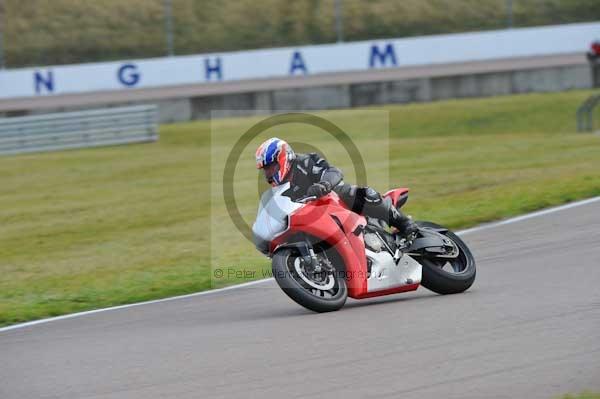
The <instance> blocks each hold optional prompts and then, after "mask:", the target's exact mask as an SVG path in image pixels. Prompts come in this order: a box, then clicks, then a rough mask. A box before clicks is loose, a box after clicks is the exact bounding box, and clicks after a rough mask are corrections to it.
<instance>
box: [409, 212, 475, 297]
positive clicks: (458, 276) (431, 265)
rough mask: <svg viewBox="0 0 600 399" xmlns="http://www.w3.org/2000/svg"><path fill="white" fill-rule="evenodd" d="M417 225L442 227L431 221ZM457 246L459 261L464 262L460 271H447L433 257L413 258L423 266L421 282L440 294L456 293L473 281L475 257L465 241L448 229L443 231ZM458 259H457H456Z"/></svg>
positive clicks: (464, 289) (467, 287)
mask: <svg viewBox="0 0 600 399" xmlns="http://www.w3.org/2000/svg"><path fill="white" fill-rule="evenodd" d="M416 223H417V225H418V226H419V227H425V228H427V227H431V228H437V229H440V228H442V229H443V228H444V227H442V226H440V225H438V224H435V223H431V222H420V221H419V222H416ZM444 235H445V236H447V237H448V238H449V239H451V240H452V241H453V242H454V243H455V244H456V245H457V246H458V248H459V250H460V253H459V257H460V261H461V262H463V263H464V265H463V266H464V270H461V271H460V272H454V273H452V272H448V271H446V270H444V269H443V268H442V267H440V262H439V261H437V260H435V258H429V257H427V256H422V257H418V258H415V259H416V260H417V261H418V262H419V263H420V264H421V265H422V266H423V278H422V280H421V284H422V285H423V286H424V287H425V288H427V289H429V290H431V291H433V292H435V293H438V294H441V295H448V294H458V293H461V292H464V291H466V290H468V289H469V288H470V287H471V285H473V282H474V281H475V275H476V267H475V258H474V257H473V254H472V253H471V251H470V250H469V247H468V246H467V244H465V242H464V241H463V240H462V239H461V238H460V237H459V236H457V235H456V234H454V233H453V232H451V231H450V230H448V231H447V232H446V233H444ZM458 260H459V259H457V261H458Z"/></svg>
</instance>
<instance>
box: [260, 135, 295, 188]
mask: <svg viewBox="0 0 600 399" xmlns="http://www.w3.org/2000/svg"><path fill="white" fill-rule="evenodd" d="M294 159H296V154H295V153H294V151H293V150H292V147H290V145H289V144H288V143H286V142H285V141H284V140H281V139H278V138H277V137H273V138H270V139H268V140H267V141H265V142H264V143H262V144H261V145H260V146H259V147H258V149H257V150H256V168H257V169H264V171H265V177H266V179H267V182H269V183H270V184H272V185H273V186H278V185H280V184H283V183H284V182H285V179H286V177H287V175H288V174H289V172H290V170H291V169H292V161H293V160H294Z"/></svg>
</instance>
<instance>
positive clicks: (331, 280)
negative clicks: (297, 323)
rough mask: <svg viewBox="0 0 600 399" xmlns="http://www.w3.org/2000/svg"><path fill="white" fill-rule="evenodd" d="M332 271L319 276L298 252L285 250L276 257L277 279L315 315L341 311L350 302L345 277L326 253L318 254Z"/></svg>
mask: <svg viewBox="0 0 600 399" xmlns="http://www.w3.org/2000/svg"><path fill="white" fill-rule="evenodd" d="M316 256H317V257H318V258H319V260H320V261H323V262H328V265H329V266H330V267H329V268H328V269H329V270H321V271H319V272H315V271H314V270H311V269H310V268H309V267H307V266H306V265H305V263H304V261H303V259H302V257H301V256H300V254H299V253H298V251H297V250H294V249H282V250H280V251H277V252H276V253H275V254H274V255H273V262H272V267H273V277H275V281H277V284H279V286H280V287H281V289H282V290H283V292H285V293H286V294H287V296H289V297H290V298H291V299H293V300H294V301H295V302H296V303H298V304H299V305H301V306H304V307H305V308H307V309H310V310H312V311H314V312H319V313H323V312H332V311H335V310H339V309H340V308H341V307H342V306H344V303H346V299H347V298H348V289H347V287H346V280H345V278H344V276H343V273H340V272H339V271H336V270H335V268H334V267H333V265H332V264H331V262H329V260H328V259H327V256H326V253H325V252H318V253H317V254H316Z"/></svg>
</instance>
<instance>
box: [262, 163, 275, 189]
mask: <svg viewBox="0 0 600 399" xmlns="http://www.w3.org/2000/svg"><path fill="white" fill-rule="evenodd" d="M263 170H264V171H265V178H266V179H267V182H268V183H269V184H273V182H274V181H275V175H277V174H278V173H279V164H278V163H277V162H273V163H272V164H270V165H267V166H265V167H264V168H263Z"/></svg>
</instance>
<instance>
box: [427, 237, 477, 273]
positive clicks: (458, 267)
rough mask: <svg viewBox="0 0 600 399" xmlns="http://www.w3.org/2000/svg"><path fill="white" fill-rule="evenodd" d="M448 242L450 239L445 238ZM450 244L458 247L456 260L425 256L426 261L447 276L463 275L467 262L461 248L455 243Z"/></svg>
mask: <svg viewBox="0 0 600 399" xmlns="http://www.w3.org/2000/svg"><path fill="white" fill-rule="evenodd" d="M446 237H447V238H448V239H449V240H452V238H450V237H448V236H446ZM452 242H453V243H454V244H455V245H456V246H457V247H458V250H459V253H458V256H457V257H456V258H444V257H440V256H427V260H429V261H430V262H431V263H433V264H434V265H435V266H436V267H438V268H439V269H440V270H442V271H443V272H445V273H448V274H463V273H465V272H466V271H467V268H468V266H469V260H468V258H467V255H466V253H465V251H464V250H463V248H462V246H461V245H460V244H459V243H457V242H456V241H454V240H452Z"/></svg>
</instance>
